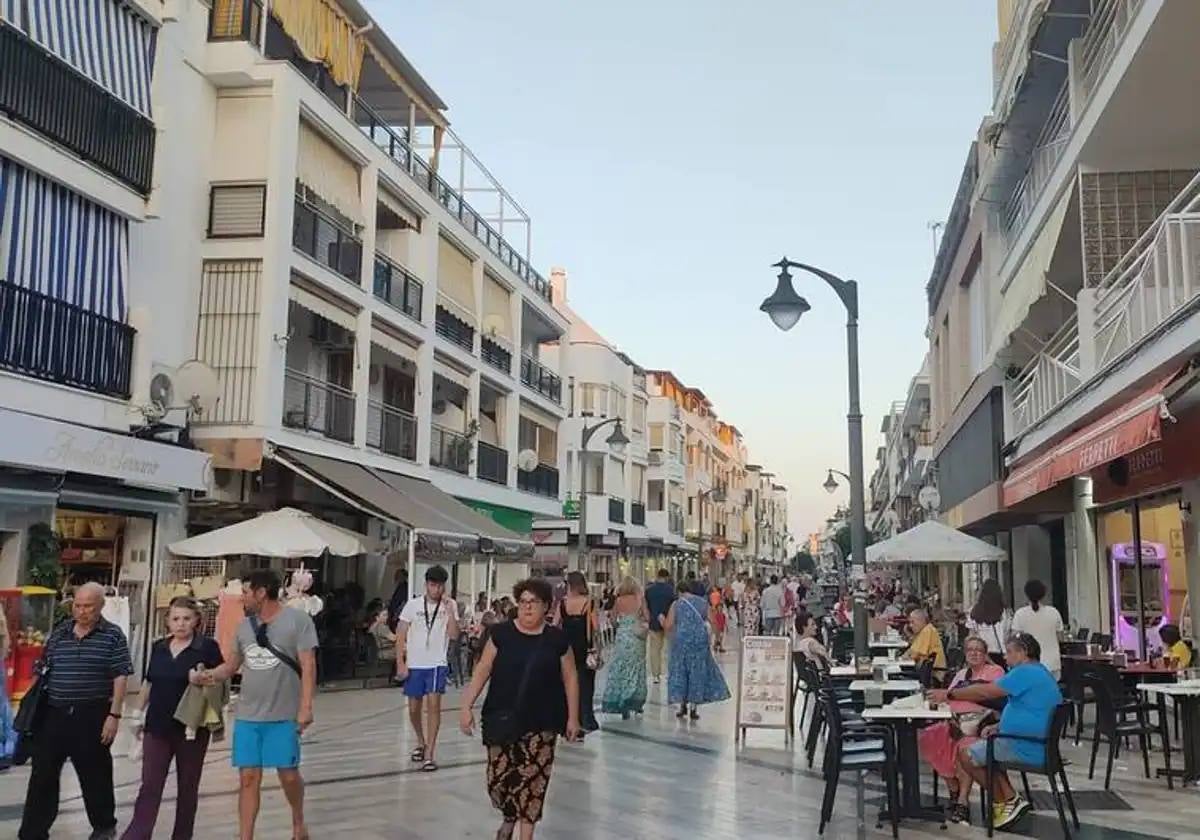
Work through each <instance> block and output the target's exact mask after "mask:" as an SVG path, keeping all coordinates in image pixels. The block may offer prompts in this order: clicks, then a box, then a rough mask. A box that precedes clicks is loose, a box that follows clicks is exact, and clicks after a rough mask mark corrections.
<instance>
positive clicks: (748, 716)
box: [737, 636, 792, 734]
mask: <svg viewBox="0 0 1200 840" xmlns="http://www.w3.org/2000/svg"><path fill="white" fill-rule="evenodd" d="M738 653H739V655H738V680H737V726H738V730H739V732H742V731H743V730H745V729H782V730H784V731H785V732H790V731H791V724H792V713H791V709H792V655H791V641H790V640H789V639H788V637H786V636H743V637H742V645H741V648H740V650H739V651H738ZM743 734H744V733H743Z"/></svg>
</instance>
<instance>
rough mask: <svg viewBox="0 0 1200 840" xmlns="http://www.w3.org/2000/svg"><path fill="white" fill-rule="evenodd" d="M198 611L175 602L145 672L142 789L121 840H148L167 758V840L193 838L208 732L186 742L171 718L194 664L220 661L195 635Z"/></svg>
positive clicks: (184, 601) (209, 643) (214, 648)
mask: <svg viewBox="0 0 1200 840" xmlns="http://www.w3.org/2000/svg"><path fill="white" fill-rule="evenodd" d="M199 626H200V608H199V607H198V606H197V604H196V602H195V601H194V600H193V599H191V598H187V597H180V598H175V599H173V600H172V601H171V607H170V610H169V612H168V613H167V627H168V629H169V630H170V635H168V636H167V637H165V638H163V639H159V640H158V641H157V642H155V643H154V647H153V648H152V649H151V651H150V666H149V668H148V669H147V671H146V681H147V683H149V687H148V688H147V689H146V690H145V691H143V692H142V703H143V719H142V725H141V729H142V732H141V735H142V788H141V790H140V791H138V798H137V804H136V805H135V806H134V809H133V821H132V822H131V823H130V824H129V828H127V829H125V833H124V834H123V835H121V840H150V838H151V836H152V835H153V834H154V823H155V821H156V820H157V819H158V808H159V805H161V804H162V792H163V785H164V784H165V783H166V780H167V771H168V770H169V769H170V767H171V760H172V759H174V760H175V775H176V777H177V779H178V783H179V793H178V800H177V804H176V808H175V828H174V830H173V831H172V832H171V840H191V837H192V827H193V825H194V823H195V821H196V804H197V800H198V796H199V790H200V773H201V771H202V770H203V769H204V754H205V752H206V751H207V750H208V730H206V729H201V730H198V731H197V732H196V733H195V738H194V739H192V740H189V739H188V738H187V735H186V733H185V732H184V728H183V724H182V723H180V722H179V721H177V720H175V708H176V707H177V706H178V705H179V701H180V699H182V697H183V694H184V692H185V691H186V690H187V687H188V673H189V672H190V671H191V670H192V669H194V668H196V667H197V666H203V667H204V668H215V667H216V666H217V665H220V664H221V662H222V661H223V660H222V657H221V649H220V647H218V645H217V643H216V642H215V641H214V640H213V639H210V638H208V637H206V636H201V635H199V633H197V629H198V628H199Z"/></svg>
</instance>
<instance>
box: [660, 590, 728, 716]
mask: <svg viewBox="0 0 1200 840" xmlns="http://www.w3.org/2000/svg"><path fill="white" fill-rule="evenodd" d="M695 587H696V590H697V591H693V590H692V584H689V583H688V582H687V581H684V582H682V583H680V584H679V597H678V598H677V599H676V600H675V602H674V603H673V604H671V608H670V609H669V610H668V611H667V614H666V616H665V617H664V618H663V619H662V625H663V627H664V628H665V629H666V631H667V632H668V633H670V634H671V660H670V663H669V670H668V673H667V702H668V703H670V704H671V705H675V704H676V703H678V704H679V712H678V713H676V715H675V717H677V718H685V717H691V719H692V720H699V719H700V712H699V711H698V709H697V707H698V706H700V705H702V704H704V703H717V702H719V701H721V700H728V699H729V686H728V685H726V684H725V677H723V676H722V675H721V669H720V667H719V666H718V665H717V660H716V659H714V658H713V654H712V650H711V648H710V643H709V624H708V601H707V600H706V599H705V597H704V595H703V592H704V584H702V583H697V584H695Z"/></svg>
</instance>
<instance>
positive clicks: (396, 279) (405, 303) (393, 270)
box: [374, 254, 425, 323]
mask: <svg viewBox="0 0 1200 840" xmlns="http://www.w3.org/2000/svg"><path fill="white" fill-rule="evenodd" d="M374 291H375V297H377V298H379V299H380V300H381V301H383V302H384V303H386V304H387V305H388V306H391V307H392V308H393V309H398V310H399V311H401V312H403V313H404V314H405V315H407V316H408V317H409V318H412V319H413V320H414V321H416V322H417V323H420V322H421V301H422V296H423V295H424V294H425V287H424V286H423V285H422V284H421V281H420V280H418V279H417V278H416V277H414V276H413V275H412V274H411V273H410V272H409V271H408V270H407V269H405V268H402V267H401V266H399V265H397V264H396V263H394V262H392V261H391V260H389V259H388V258H387V257H385V256H384V255H383V254H376V255H375V289H374Z"/></svg>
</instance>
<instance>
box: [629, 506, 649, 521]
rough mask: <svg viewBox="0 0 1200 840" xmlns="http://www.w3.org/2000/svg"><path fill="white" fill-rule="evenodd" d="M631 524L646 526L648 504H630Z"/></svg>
mask: <svg viewBox="0 0 1200 840" xmlns="http://www.w3.org/2000/svg"><path fill="white" fill-rule="evenodd" d="M629 523H630V524H631V525H645V524H646V503H645V502H630V503H629Z"/></svg>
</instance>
